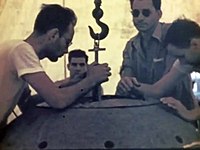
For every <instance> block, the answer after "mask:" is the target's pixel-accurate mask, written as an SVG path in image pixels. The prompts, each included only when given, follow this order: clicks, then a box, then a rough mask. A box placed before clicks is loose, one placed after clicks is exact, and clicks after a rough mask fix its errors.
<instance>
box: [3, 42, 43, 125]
mask: <svg viewBox="0 0 200 150" xmlns="http://www.w3.org/2000/svg"><path fill="white" fill-rule="evenodd" d="M43 71H44V70H43V68H42V66H41V64H40V61H39V58H38V56H37V55H36V53H35V51H34V50H33V48H32V46H31V45H29V44H28V43H26V42H24V41H19V40H18V41H17V40H15V41H9V42H5V43H3V44H1V45H0V91H1V94H0V123H1V122H2V121H3V120H4V119H6V118H7V117H8V115H9V114H10V113H11V111H12V110H13V109H14V107H15V106H16V104H17V102H18V101H19V98H20V96H21V95H22V93H23V90H24V89H25V87H27V83H26V82H25V81H24V80H23V79H22V78H21V76H23V75H25V74H30V73H36V72H43Z"/></svg>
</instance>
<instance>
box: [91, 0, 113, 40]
mask: <svg viewBox="0 0 200 150" xmlns="http://www.w3.org/2000/svg"><path fill="white" fill-rule="evenodd" d="M94 3H95V9H94V10H93V11H92V15H93V17H94V18H95V20H96V23H97V24H98V25H99V26H100V27H101V32H100V33H94V30H93V29H92V27H91V26H88V27H89V30H90V36H91V37H92V38H93V39H94V40H102V39H104V38H105V37H106V36H107V35H108V33H109V28H108V26H107V25H106V24H105V23H103V22H101V21H100V19H101V17H102V16H103V10H102V9H101V8H100V6H101V0H95V1H94Z"/></svg>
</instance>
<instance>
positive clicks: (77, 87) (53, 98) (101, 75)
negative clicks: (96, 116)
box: [22, 64, 111, 108]
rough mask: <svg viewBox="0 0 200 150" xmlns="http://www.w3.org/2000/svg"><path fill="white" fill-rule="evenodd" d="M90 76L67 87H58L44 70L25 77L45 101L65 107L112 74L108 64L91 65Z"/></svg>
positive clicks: (58, 106)
mask: <svg viewBox="0 0 200 150" xmlns="http://www.w3.org/2000/svg"><path fill="white" fill-rule="evenodd" d="M89 70H90V71H89V73H88V76H87V77H86V78H84V79H83V80H81V81H80V82H78V83H77V84H74V85H72V86H69V87H66V88H58V86H56V85H55V84H54V83H53V82H52V81H51V79H50V78H49V77H48V76H47V75H46V73H44V72H39V73H33V74H26V75H24V76H22V77H23V79H24V80H26V81H27V82H28V83H29V84H30V85H31V86H32V87H33V88H34V89H35V90H36V91H37V92H38V94H40V95H41V96H42V97H43V98H44V99H45V101H46V102H47V103H48V104H49V105H50V106H52V107H54V108H65V107H67V106H69V105H70V104H71V103H73V102H74V101H75V100H76V99H77V98H79V97H81V96H82V95H84V94H85V93H87V92H88V91H89V90H91V88H93V87H94V86H95V85H96V84H99V83H101V82H105V81H107V80H108V76H110V75H111V74H110V68H109V67H108V65H107V64H102V65H92V66H90V69H89Z"/></svg>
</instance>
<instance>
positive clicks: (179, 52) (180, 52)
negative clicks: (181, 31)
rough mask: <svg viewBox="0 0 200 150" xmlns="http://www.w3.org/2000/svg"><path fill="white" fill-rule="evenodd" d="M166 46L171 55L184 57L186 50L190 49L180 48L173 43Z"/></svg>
mask: <svg viewBox="0 0 200 150" xmlns="http://www.w3.org/2000/svg"><path fill="white" fill-rule="evenodd" d="M166 48H167V51H168V53H169V54H170V55H171V56H173V57H176V58H183V57H184V55H185V52H186V51H188V49H189V48H180V47H177V46H175V45H173V44H168V45H167V47H166Z"/></svg>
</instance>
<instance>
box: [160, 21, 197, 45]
mask: <svg viewBox="0 0 200 150" xmlns="http://www.w3.org/2000/svg"><path fill="white" fill-rule="evenodd" d="M198 37H200V27H199V25H198V24H197V23H196V22H195V21H192V20H189V19H186V18H185V19H177V20H175V21H174V22H173V23H172V25H171V26H170V28H169V30H168V31H167V34H166V36H165V40H164V44H165V46H167V45H168V44H172V45H174V46H176V47H179V48H187V47H189V46H190V41H191V39H192V38H198Z"/></svg>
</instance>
